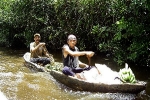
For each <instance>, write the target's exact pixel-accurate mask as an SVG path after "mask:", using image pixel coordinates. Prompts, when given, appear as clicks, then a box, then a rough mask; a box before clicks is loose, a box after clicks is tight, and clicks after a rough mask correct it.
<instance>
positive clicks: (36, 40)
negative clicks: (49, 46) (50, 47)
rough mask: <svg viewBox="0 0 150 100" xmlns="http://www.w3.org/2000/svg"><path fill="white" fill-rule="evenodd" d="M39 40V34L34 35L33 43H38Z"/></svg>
mask: <svg viewBox="0 0 150 100" xmlns="http://www.w3.org/2000/svg"><path fill="white" fill-rule="evenodd" d="M40 40H41V36H40V34H39V33H36V34H34V41H35V42H36V43H39V42H40Z"/></svg>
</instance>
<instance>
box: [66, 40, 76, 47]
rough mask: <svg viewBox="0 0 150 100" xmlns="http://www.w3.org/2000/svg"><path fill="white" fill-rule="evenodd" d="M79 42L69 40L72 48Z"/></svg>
mask: <svg viewBox="0 0 150 100" xmlns="http://www.w3.org/2000/svg"><path fill="white" fill-rule="evenodd" d="M76 43H77V40H68V45H69V46H70V47H71V48H74V47H75V45H76Z"/></svg>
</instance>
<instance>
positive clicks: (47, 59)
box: [39, 57, 50, 66]
mask: <svg viewBox="0 0 150 100" xmlns="http://www.w3.org/2000/svg"><path fill="white" fill-rule="evenodd" d="M39 63H42V64H43V66H44V65H46V64H50V59H49V58H46V57H43V58H39Z"/></svg>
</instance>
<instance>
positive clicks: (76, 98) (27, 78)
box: [0, 47, 150, 100]
mask: <svg viewBox="0 0 150 100" xmlns="http://www.w3.org/2000/svg"><path fill="white" fill-rule="evenodd" d="M25 52H28V50H12V49H8V48H2V47H0V90H1V92H3V93H4V95H5V96H6V97H7V98H8V100H150V74H149V72H150V69H149V68H143V67H136V66H135V65H129V66H130V67H131V68H132V70H133V72H134V74H135V76H136V79H137V80H141V81H146V82H148V84H147V87H146V89H145V90H144V91H142V92H140V93H139V94H129V93H92V92H86V91H75V90H72V89H70V88H68V87H66V86H64V85H63V84H61V83H58V82H57V81H56V80H55V79H53V77H52V76H51V75H50V74H49V73H44V72H36V73H35V72H32V71H30V70H29V69H28V68H27V67H25V66H24V60H23V55H24V53H25ZM58 52H59V51H58ZM58 52H55V53H53V55H54V58H55V60H56V61H60V62H61V53H58ZM80 60H81V61H83V62H86V63H88V60H87V59H86V58H85V57H81V58H80ZM95 63H103V64H106V65H108V66H109V67H110V68H111V69H113V70H115V71H119V69H120V68H123V67H124V66H118V65H117V64H115V63H114V62H113V61H112V60H111V59H110V58H107V57H104V56H103V57H102V56H100V55H95V56H94V57H93V58H92V64H93V65H94V64H95Z"/></svg>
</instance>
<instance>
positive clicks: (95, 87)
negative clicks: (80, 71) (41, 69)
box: [50, 71, 146, 93]
mask: <svg viewBox="0 0 150 100" xmlns="http://www.w3.org/2000/svg"><path fill="white" fill-rule="evenodd" d="M50 74H51V75H52V76H53V77H54V78H55V79H56V80H58V81H59V82H60V83H62V84H65V85H66V86H68V87H70V88H73V89H75V90H79V91H90V92H103V93H107V92H109V93H116V92H120V93H139V92H141V91H142V90H144V89H145V88H146V83H145V82H140V83H138V84H128V83H125V84H104V83H90V82H86V81H82V80H80V79H76V78H73V77H71V76H66V75H64V74H62V73H61V72H58V71H51V72H50Z"/></svg>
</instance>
